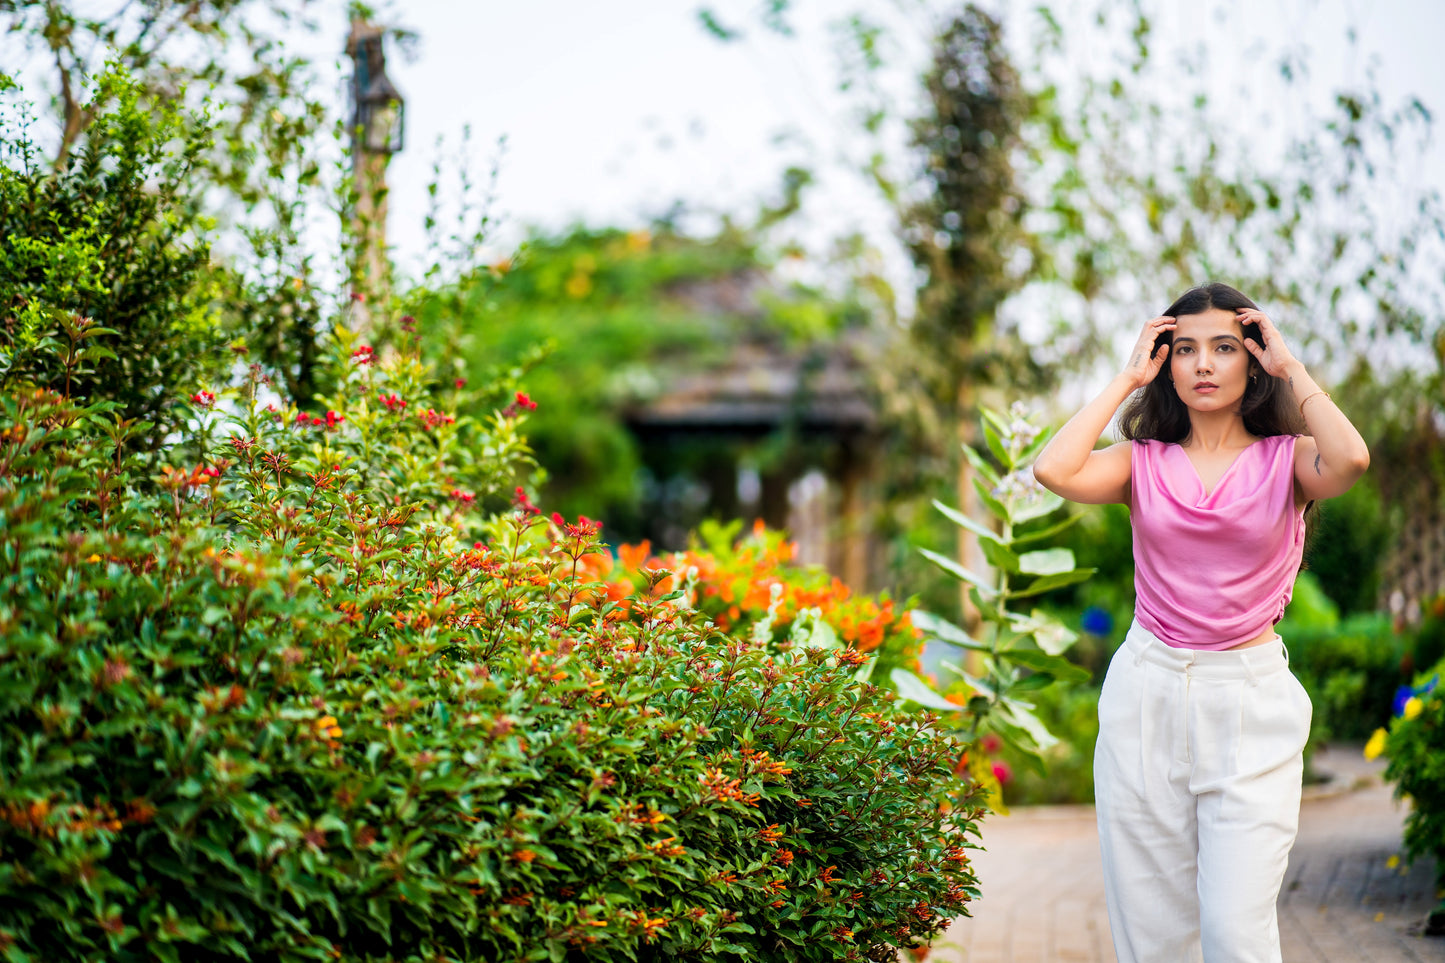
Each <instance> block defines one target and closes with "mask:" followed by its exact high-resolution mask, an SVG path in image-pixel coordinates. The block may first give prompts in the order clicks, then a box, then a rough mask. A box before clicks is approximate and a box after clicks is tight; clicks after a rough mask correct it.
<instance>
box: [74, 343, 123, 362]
mask: <svg viewBox="0 0 1445 963" xmlns="http://www.w3.org/2000/svg"><path fill="white" fill-rule="evenodd" d="M75 358H76V360H77V361H94V360H96V359H97V358H108V359H110V360H112V361H114V360H116V356H115V352H114V351H112V350H110V349H109V348H107V347H106V346H105V345H103V344H93V345H91V346H90V347H88V348H82V349H81V350H80V351H77V352H76V354H75Z"/></svg>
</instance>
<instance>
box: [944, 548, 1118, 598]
mask: <svg viewBox="0 0 1445 963" xmlns="http://www.w3.org/2000/svg"><path fill="white" fill-rule="evenodd" d="M918 551H919V553H920V554H921V555H922V556H923V557H924V558H926V559H928V560H929V561H930V562H932V563H933V564H934V565H937V566H938V567H939V568H941V569H943V570H944V571H945V572H947V573H948V574H950V575H952V576H953V577H954V578H957V579H961V580H963V581H965V582H967V583H968V584H969V585H972V586H973V587H974V588H976V589H978V591H979V593H980V594H981V595H983V596H984V597H985V598H993V597H995V596H997V595H998V590H997V589H995V588H994V587H993V586H992V585H989V584H988V582H986V581H985V580H984V578H983V576H982V575H978V574H976V573H974V572H970V571H969V570H968V569H966V568H964V567H963V566H962V565H960V564H958V563H957V562H955V561H954V560H953V559H951V558H949V557H948V556H947V555H940V554H938V553H937V552H932V551H929V550H928V549H926V548H920V549H919V550H918ZM1090 571H1093V569H1090Z"/></svg>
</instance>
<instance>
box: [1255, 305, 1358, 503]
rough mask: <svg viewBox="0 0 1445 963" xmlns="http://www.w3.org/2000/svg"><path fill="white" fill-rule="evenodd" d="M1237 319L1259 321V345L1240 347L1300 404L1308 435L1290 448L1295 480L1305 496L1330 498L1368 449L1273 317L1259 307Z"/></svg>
mask: <svg viewBox="0 0 1445 963" xmlns="http://www.w3.org/2000/svg"><path fill="white" fill-rule="evenodd" d="M1240 313H1241V316H1242V317H1241V320H1243V321H1247V322H1253V323H1255V324H1258V325H1259V332H1260V334H1261V335H1262V336H1263V337H1264V342H1265V343H1264V346H1263V347H1260V346H1258V345H1256V344H1255V343H1254V341H1253V339H1246V340H1245V342H1244V346H1245V347H1246V348H1248V349H1249V352H1250V353H1251V354H1253V355H1254V356H1255V358H1257V359H1258V360H1259V363H1260V364H1261V365H1262V366H1263V367H1264V369H1265V371H1267V372H1269V374H1271V375H1273V376H1275V377H1277V378H1283V379H1285V381H1286V382H1288V384H1289V387H1290V390H1291V391H1292V392H1293V393H1294V399H1295V403H1296V404H1298V405H1300V413H1301V414H1303V415H1304V419H1305V425H1306V426H1307V427H1308V428H1309V432H1310V433H1309V435H1306V436H1305V437H1303V438H1301V439H1300V440H1299V441H1298V442H1297V443H1296V444H1295V449H1294V479H1295V485H1296V486H1297V487H1298V489H1299V494H1300V496H1301V497H1302V499H1303V500H1305V501H1314V500H1318V499H1321V498H1334V497H1335V496H1336V495H1343V494H1344V493H1345V492H1347V491H1349V490H1350V486H1352V485H1353V484H1354V483H1355V482H1356V481H1358V480H1359V478H1360V476H1361V475H1363V474H1364V473H1365V469H1367V468H1369V467H1370V449H1369V447H1368V446H1366V444H1365V439H1364V438H1362V437H1361V436H1360V433H1359V431H1358V430H1357V429H1356V428H1355V426H1354V425H1353V424H1351V423H1350V419H1349V418H1347V417H1346V416H1345V413H1344V412H1343V411H1341V410H1340V409H1339V408H1338V407H1337V406H1336V405H1335V403H1334V402H1333V401H1331V400H1330V397H1329V395H1327V394H1325V392H1324V389H1322V388H1321V387H1320V386H1319V385H1318V384H1316V383H1315V379H1313V378H1311V377H1310V374H1309V372H1308V371H1306V370H1305V366H1304V365H1303V364H1301V363H1300V362H1299V361H1298V360H1296V359H1295V358H1294V357H1293V356H1292V355H1291V354H1290V351H1289V348H1288V347H1287V346H1286V345H1285V343H1284V339H1283V338H1282V337H1281V336H1280V333H1279V331H1278V329H1276V328H1275V326H1274V322H1272V321H1270V320H1269V318H1267V317H1266V316H1265V315H1264V314H1263V313H1262V312H1259V311H1241V312H1240Z"/></svg>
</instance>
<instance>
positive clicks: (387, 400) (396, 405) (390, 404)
mask: <svg viewBox="0 0 1445 963" xmlns="http://www.w3.org/2000/svg"><path fill="white" fill-rule="evenodd" d="M377 397H378V398H379V399H380V400H381V403H382V404H384V405H386V407H387V410H388V411H401V410H402V409H404V408H405V407H406V402H405V401H402V400H401V399H400V398H398V397H397V396H396V392H392V393H391V394H385V395H378V396H377Z"/></svg>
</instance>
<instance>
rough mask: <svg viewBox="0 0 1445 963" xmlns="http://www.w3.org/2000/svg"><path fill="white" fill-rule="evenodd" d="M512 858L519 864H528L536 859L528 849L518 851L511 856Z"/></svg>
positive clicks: (535, 855) (534, 854)
mask: <svg viewBox="0 0 1445 963" xmlns="http://www.w3.org/2000/svg"><path fill="white" fill-rule="evenodd" d="M512 858H513V859H515V860H516V861H517V862H519V863H530V862H531V861H532V860H534V859H536V858H537V854H536V853H534V852H532V851H531V850H530V849H519V850H517V851H516V852H515V853H513V854H512Z"/></svg>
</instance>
